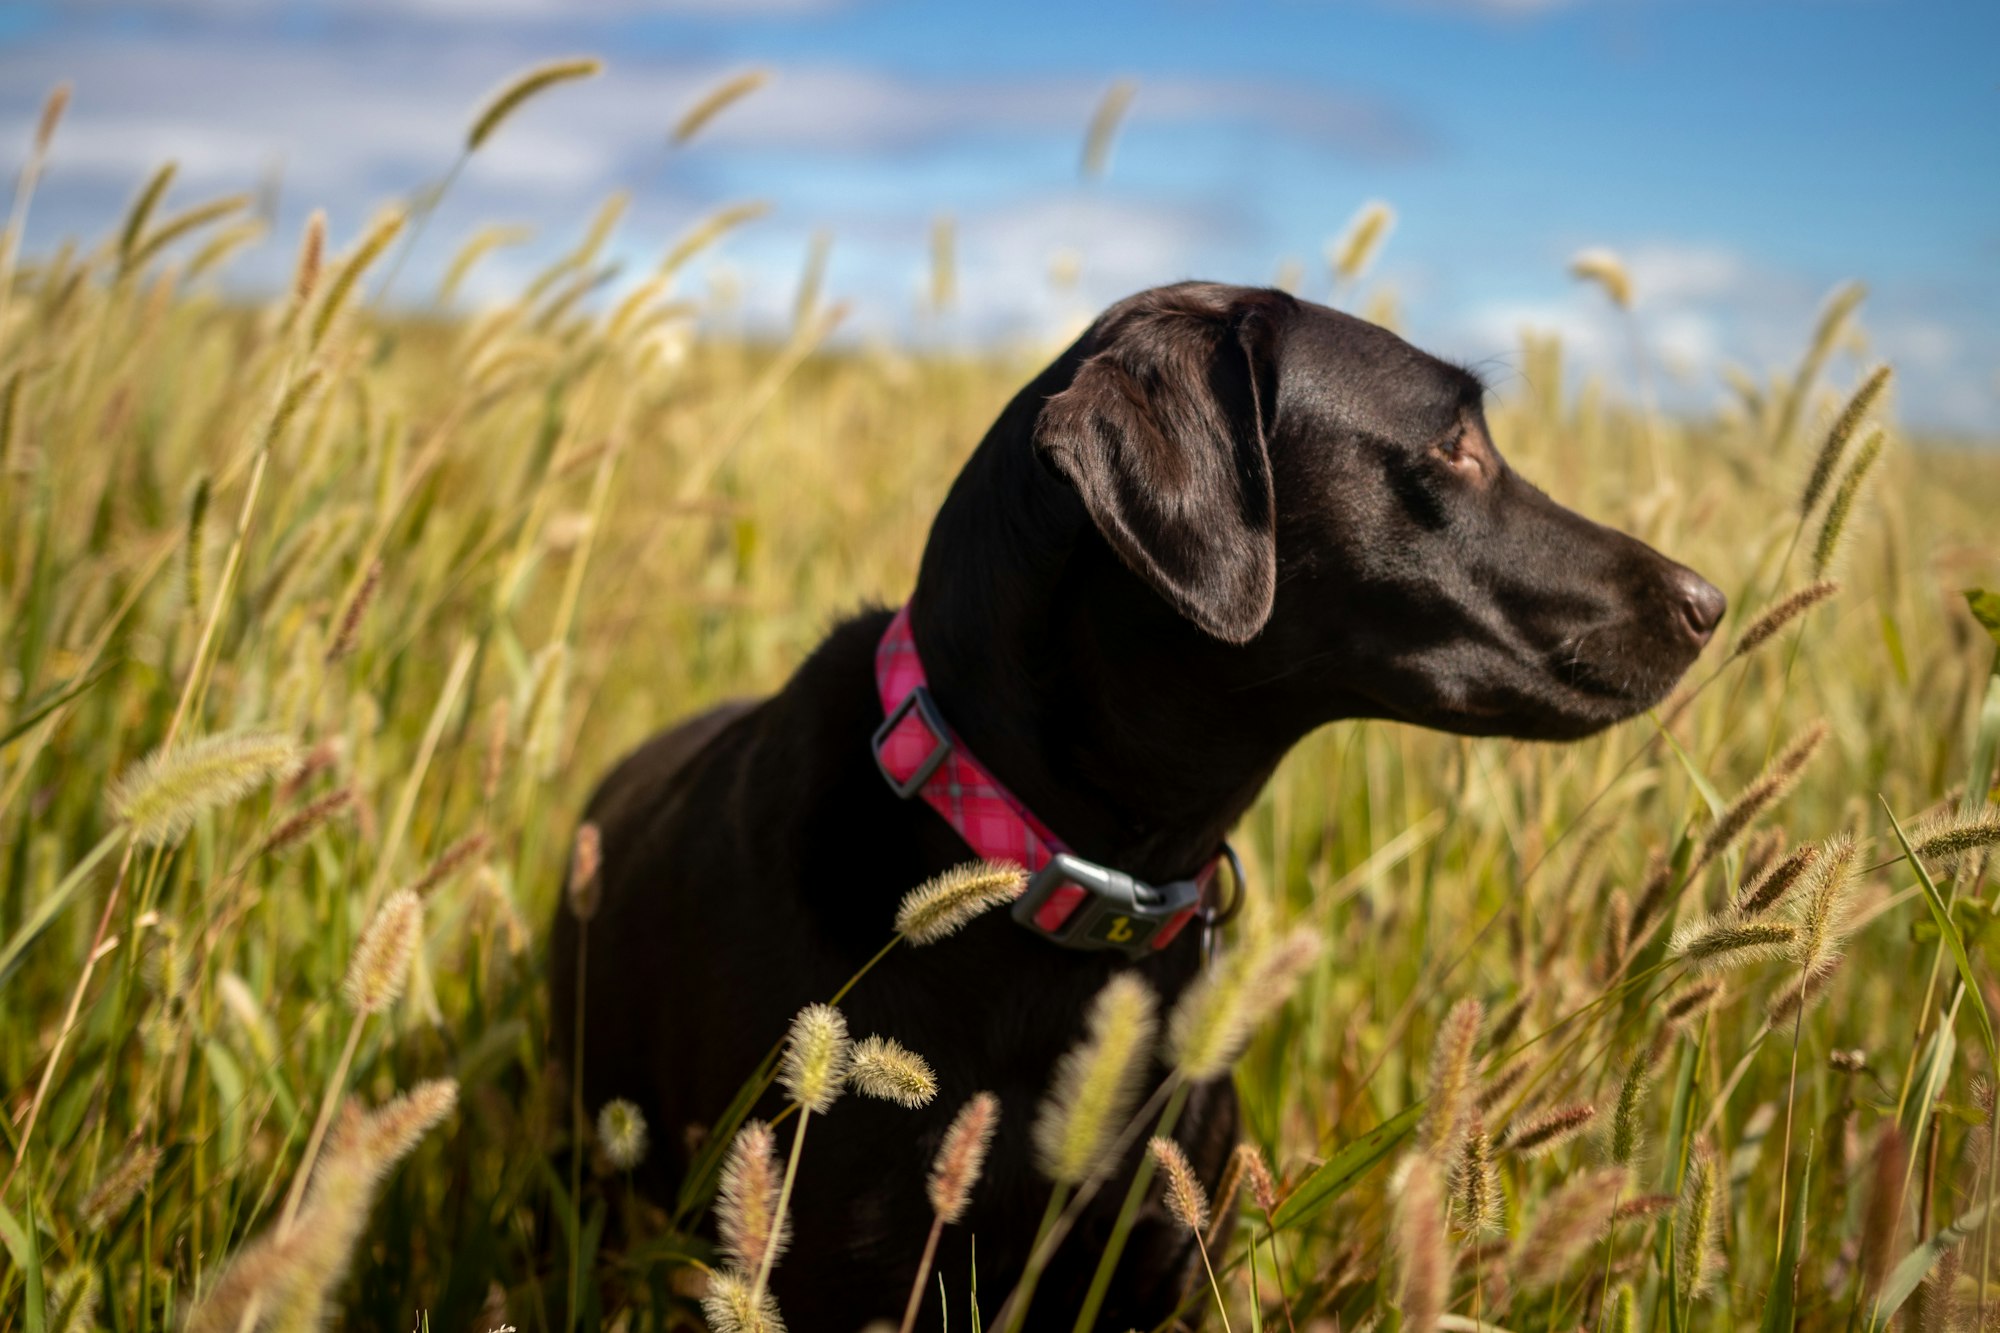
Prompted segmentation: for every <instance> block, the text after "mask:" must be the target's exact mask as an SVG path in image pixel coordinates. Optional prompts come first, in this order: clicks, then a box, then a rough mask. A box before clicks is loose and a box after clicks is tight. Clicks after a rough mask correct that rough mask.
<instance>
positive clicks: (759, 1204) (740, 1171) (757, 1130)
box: [715, 1120, 791, 1273]
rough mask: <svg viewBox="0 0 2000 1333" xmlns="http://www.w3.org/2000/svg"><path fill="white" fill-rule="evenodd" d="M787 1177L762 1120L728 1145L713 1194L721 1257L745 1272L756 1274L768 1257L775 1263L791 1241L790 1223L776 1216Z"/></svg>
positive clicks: (748, 1123)
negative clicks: (720, 1174)
mask: <svg viewBox="0 0 2000 1333" xmlns="http://www.w3.org/2000/svg"><path fill="white" fill-rule="evenodd" d="M783 1175H784V1172H783V1169H782V1168H781V1167H780V1166H779V1165H778V1149H777V1141H776V1136H774V1135H773V1134H772V1132H771V1127H770V1126H769V1125H767V1124H765V1123H764V1122H763V1121H761V1120H750V1121H746V1122H744V1125H743V1128H741V1129H739V1130H737V1131H736V1137H735V1138H734V1139H732V1140H730V1143H729V1154H728V1156H727V1157H725V1158H724V1159H723V1162H722V1176H721V1179H720V1181H719V1183H718V1185H717V1188H716V1194H715V1223H716V1231H717V1232H718V1233H719V1235H720V1236H721V1239H722V1252H723V1253H724V1254H726V1255H728V1256H729V1259H730V1261H731V1262H732V1263H734V1264H735V1265H736V1267H738V1268H740V1269H742V1270H743V1271H744V1272H748V1273H754V1272H756V1271H757V1270H758V1269H759V1268H760V1267H762V1266H763V1263H764V1256H765V1255H766V1254H767V1253H768V1254H769V1255H770V1256H771V1258H772V1260H773V1261H774V1262H775V1261H776V1260H777V1258H778V1257H779V1256H781V1255H783V1254H784V1252H785V1246H786V1245H787V1244H788V1243H789V1241H790V1239H791V1219H790V1218H789V1217H786V1216H782V1215H781V1214H780V1213H779V1212H778V1191H779V1186H780V1185H781V1183H782V1178H783Z"/></svg>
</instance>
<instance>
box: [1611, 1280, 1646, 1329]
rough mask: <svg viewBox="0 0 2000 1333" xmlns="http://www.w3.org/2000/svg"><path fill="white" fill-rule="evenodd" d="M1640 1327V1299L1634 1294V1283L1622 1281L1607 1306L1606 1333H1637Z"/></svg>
mask: <svg viewBox="0 0 2000 1333" xmlns="http://www.w3.org/2000/svg"><path fill="white" fill-rule="evenodd" d="M1638 1327H1639V1301H1638V1298H1637V1297H1635V1296H1634V1295H1633V1294H1632V1284H1631V1283H1629V1282H1620V1283H1619V1284H1618V1288H1617V1290H1615V1291H1613V1292H1612V1293H1611V1303H1610V1304H1609V1305H1608V1306H1607V1307H1606V1308H1605V1311H1604V1323H1603V1325H1602V1328H1603V1330H1604V1333H1637V1331H1638Z"/></svg>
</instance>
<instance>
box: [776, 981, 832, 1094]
mask: <svg viewBox="0 0 2000 1333" xmlns="http://www.w3.org/2000/svg"><path fill="white" fill-rule="evenodd" d="M847 1061H848V1044H847V1019H846V1018H845V1017H844V1016H843V1015H842V1014H841V1012H840V1010H838V1009H836V1008H834V1007H833V1006H832V1005H830V1004H809V1005H807V1006H806V1007H805V1008H803V1009H801V1010H799V1012H798V1016H797V1017H796V1018H794V1019H792V1031H791V1035H790V1036H788V1037H787V1038H786V1039H785V1058H784V1062H783V1063H782V1064H780V1065H779V1066H778V1082H780V1083H782V1084H783V1085H784V1087H785V1091H786V1092H788V1093H790V1094H791V1097H792V1100H793V1101H795V1102H797V1103H798V1104H799V1105H800V1106H801V1107H803V1108H804V1109H806V1110H808V1111H811V1112H813V1113H815V1114H821V1115H823V1114H825V1112H826V1111H827V1109H828V1108H829V1107H831V1106H832V1105H833V1104H834V1102H835V1101H837V1100H838V1099H839V1097H840V1089H841V1085H842V1083H843V1082H844V1081H845V1079H846V1077H847Z"/></svg>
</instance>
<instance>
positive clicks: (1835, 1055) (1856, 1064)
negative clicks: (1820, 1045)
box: [1826, 1046, 1868, 1074]
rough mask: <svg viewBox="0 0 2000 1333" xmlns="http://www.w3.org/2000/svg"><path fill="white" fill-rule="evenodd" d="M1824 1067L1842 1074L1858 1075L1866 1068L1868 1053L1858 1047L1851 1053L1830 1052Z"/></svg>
mask: <svg viewBox="0 0 2000 1333" xmlns="http://www.w3.org/2000/svg"><path fill="white" fill-rule="evenodd" d="M1826 1067H1827V1068H1828V1069H1831V1070H1834V1071H1836V1072H1837V1073H1842V1074H1859V1073H1862V1072H1864V1071H1865V1070H1866V1069H1867V1068H1868V1052H1866V1051H1864V1050H1862V1049H1861V1048H1860V1047H1858V1046H1857V1047H1855V1048H1854V1049H1853V1050H1851V1051H1831V1052H1829V1053H1828V1054H1827V1057H1826Z"/></svg>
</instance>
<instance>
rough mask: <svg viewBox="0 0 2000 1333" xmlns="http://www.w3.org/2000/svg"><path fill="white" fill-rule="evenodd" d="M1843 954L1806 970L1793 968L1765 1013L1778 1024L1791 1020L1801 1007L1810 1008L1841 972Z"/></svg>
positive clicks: (1821, 997)
mask: <svg viewBox="0 0 2000 1333" xmlns="http://www.w3.org/2000/svg"><path fill="white" fill-rule="evenodd" d="M1843 961H1844V956H1843V955H1841V954H1839V953H1835V954H1834V955H1833V956H1832V957H1830V958H1828V959H1827V960H1826V961H1825V962H1824V963H1821V964H1820V965H1819V966H1818V967H1815V968H1811V969H1809V970H1806V971H1804V972H1798V971H1794V972H1792V973H1791V974H1790V976H1789V977H1788V979H1787V980H1786V982H1785V985H1784V988H1783V989H1782V990H1780V991H1779V992H1778V993H1777V994H1776V995H1774V996H1772V997H1771V1002H1770V1003H1769V1004H1768V1005H1766V1006H1765V1009H1764V1014H1765V1016H1766V1017H1767V1018H1769V1019H1770V1021H1771V1022H1772V1023H1773V1024H1774V1025H1775V1024H1779V1023H1785V1022H1789V1021H1791V1019H1792V1018H1793V1016H1794V1015H1796V1014H1797V1013H1798V1012H1799V1010H1800V1008H1801V1007H1804V1008H1807V1009H1810V1008H1811V1007H1812V1006H1813V1005H1815V1004H1817V1003H1819V1001H1820V1000H1821V999H1823V998H1824V997H1825V995H1826V992H1827V989H1828V987H1830V986H1831V985H1832V984H1833V979H1834V977H1835V976H1837V975H1839V973H1840V965H1841V963H1842V962H1843Z"/></svg>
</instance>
